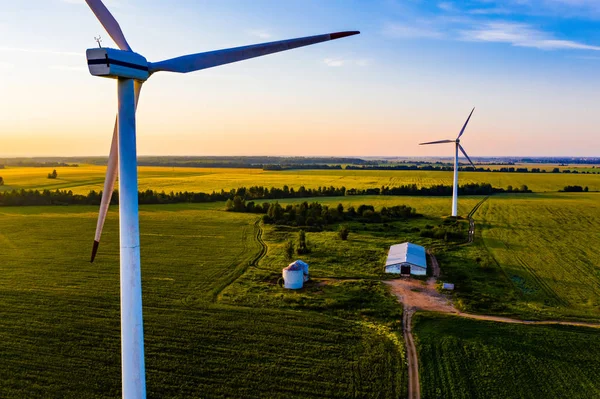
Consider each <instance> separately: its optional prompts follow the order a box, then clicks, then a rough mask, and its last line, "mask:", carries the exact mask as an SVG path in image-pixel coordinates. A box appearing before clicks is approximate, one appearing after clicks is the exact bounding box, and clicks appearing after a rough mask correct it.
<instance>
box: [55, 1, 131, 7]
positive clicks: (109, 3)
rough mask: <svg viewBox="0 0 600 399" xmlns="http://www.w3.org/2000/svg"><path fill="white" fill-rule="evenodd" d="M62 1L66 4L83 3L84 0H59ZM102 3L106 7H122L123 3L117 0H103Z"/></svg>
mask: <svg viewBox="0 0 600 399" xmlns="http://www.w3.org/2000/svg"><path fill="white" fill-rule="evenodd" d="M61 1H62V2H63V3H68V4H85V0H61ZM103 3H104V5H105V6H107V7H111V8H115V7H116V8H118V7H122V6H123V4H122V3H121V1H119V0H103Z"/></svg>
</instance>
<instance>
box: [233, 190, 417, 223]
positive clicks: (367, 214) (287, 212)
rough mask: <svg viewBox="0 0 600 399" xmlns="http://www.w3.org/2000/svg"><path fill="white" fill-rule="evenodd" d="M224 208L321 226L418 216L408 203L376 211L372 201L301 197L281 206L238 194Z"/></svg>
mask: <svg viewBox="0 0 600 399" xmlns="http://www.w3.org/2000/svg"><path fill="white" fill-rule="evenodd" d="M225 209H226V210H227V211H230V212H251V213H258V214H263V217H262V221H263V222H264V223H265V224H275V225H282V226H307V227H323V226H327V225H330V224H335V223H340V222H345V221H357V222H361V223H382V222H392V221H397V220H404V219H409V218H415V217H420V216H421V215H420V214H418V213H417V212H416V210H415V209H414V208H412V207H410V206H407V205H396V206H392V207H383V208H381V210H379V211H377V210H375V207H374V206H373V205H360V206H358V207H354V206H350V207H348V208H347V209H344V206H343V205H342V204H338V205H337V206H335V207H329V206H327V205H323V204H320V203H319V202H312V203H308V202H306V201H304V202H302V203H300V204H288V205H286V206H285V207H284V206H282V205H281V204H280V203H278V202H271V203H269V202H265V203H263V204H256V203H254V201H249V202H246V201H245V200H243V199H242V198H241V197H239V196H236V197H234V198H233V199H230V200H228V201H227V203H226V205H225Z"/></svg>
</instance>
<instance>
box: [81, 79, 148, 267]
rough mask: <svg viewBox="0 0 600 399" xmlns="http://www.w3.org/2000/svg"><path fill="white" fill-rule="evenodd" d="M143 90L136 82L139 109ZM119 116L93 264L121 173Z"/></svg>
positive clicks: (136, 101) (99, 215) (101, 207)
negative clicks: (119, 172)
mask: <svg viewBox="0 0 600 399" xmlns="http://www.w3.org/2000/svg"><path fill="white" fill-rule="evenodd" d="M141 90H142V83H141V82H138V81H135V106H136V108H137V104H138V100H139V98H140V91H141ZM118 122H119V119H118V116H117V120H115V128H114V130H113V138H112V144H111V146H110V155H109V156H108V166H107V168H106V178H105V179H104V189H103V191H102V199H101V201H100V211H99V212H98V223H97V224H96V235H95V236H94V246H93V247H92V258H91V260H90V262H91V263H93V262H94V259H96V254H97V253H98V247H99V245H100V237H101V236H102V229H103V228H104V222H105V221H106V215H107V214H108V207H109V206H110V200H111V198H112V195H113V191H114V189H115V182H116V181H117V173H118V171H119V131H118V126H119V125H118Z"/></svg>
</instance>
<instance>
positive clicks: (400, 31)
mask: <svg viewBox="0 0 600 399" xmlns="http://www.w3.org/2000/svg"><path fill="white" fill-rule="evenodd" d="M383 34H384V35H385V36H388V37H392V38H398V39H439V38H441V37H443V36H444V34H443V33H442V32H441V31H440V30H438V29H437V28H434V27H433V26H431V23H427V22H421V23H416V24H406V23H397V22H394V23H391V22H390V23H387V24H385V25H384V27H383Z"/></svg>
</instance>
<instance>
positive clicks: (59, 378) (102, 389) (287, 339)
mask: <svg viewBox="0 0 600 399" xmlns="http://www.w3.org/2000/svg"><path fill="white" fill-rule="evenodd" d="M208 205H211V206H208ZM213 205H214V204H200V205H163V206H143V207H141V213H140V218H141V234H142V236H141V238H142V265H143V266H142V280H143V293H144V318H145V341H146V365H147V379H148V393H149V397H207V398H210V397H281V398H284V397H285V398H293V397H310V396H311V395H312V396H314V397H330V398H334V397H347V396H348V395H355V396H360V397H369V396H371V395H375V394H376V395H377V397H390V398H392V397H394V398H395V397H399V396H403V395H404V392H405V389H406V382H405V371H404V370H405V369H404V367H405V366H404V364H403V355H402V347H401V346H402V344H401V341H399V340H398V338H397V337H396V336H395V335H391V334H389V333H388V332H386V331H382V330H381V329H379V328H378V327H377V324H374V323H364V322H358V321H355V320H344V319H340V318H337V317H332V316H330V315H326V314H318V313H316V312H308V311H306V312H299V311H289V310H282V309H252V308H249V307H235V306H228V305H223V304H219V303H218V302H214V300H215V299H216V298H217V297H218V295H219V293H220V292H221V291H222V290H223V289H225V288H226V287H227V286H228V285H229V284H230V283H231V282H232V281H234V280H235V279H236V278H237V277H238V276H239V275H241V274H242V273H243V272H244V271H245V270H246V268H247V267H248V264H249V262H250V261H251V260H252V259H253V258H254V257H255V256H256V254H257V252H258V251H259V245H258V243H257V241H256V239H255V234H256V226H255V221H256V216H255V215H248V214H232V213H226V212H223V211H220V210H217V209H215V208H214V207H213ZM96 212H97V209H96V207H87V206H71V207H59V206H55V207H25V208H16V207H15V208H1V209H0V248H2V251H0V270H1V271H2V275H3V278H2V279H1V280H0V309H1V310H0V341H1V342H2V344H0V356H1V357H2V364H1V365H0V380H2V383H1V384H0V396H2V397H28V398H35V397H40V398H42V397H43V398H52V397H55V398H81V397H91V398H93V397H97V398H104V397H116V396H119V394H120V341H119V336H120V331H119V325H120V320H119V266H118V231H117V212H116V210H113V211H111V212H110V214H109V218H108V221H107V226H106V228H105V231H104V235H103V240H102V244H101V247H100V252H99V255H98V258H97V260H96V263H94V264H90V263H89V262H88V260H89V253H90V250H91V241H92V236H93V231H94V228H95V219H96Z"/></svg>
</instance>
